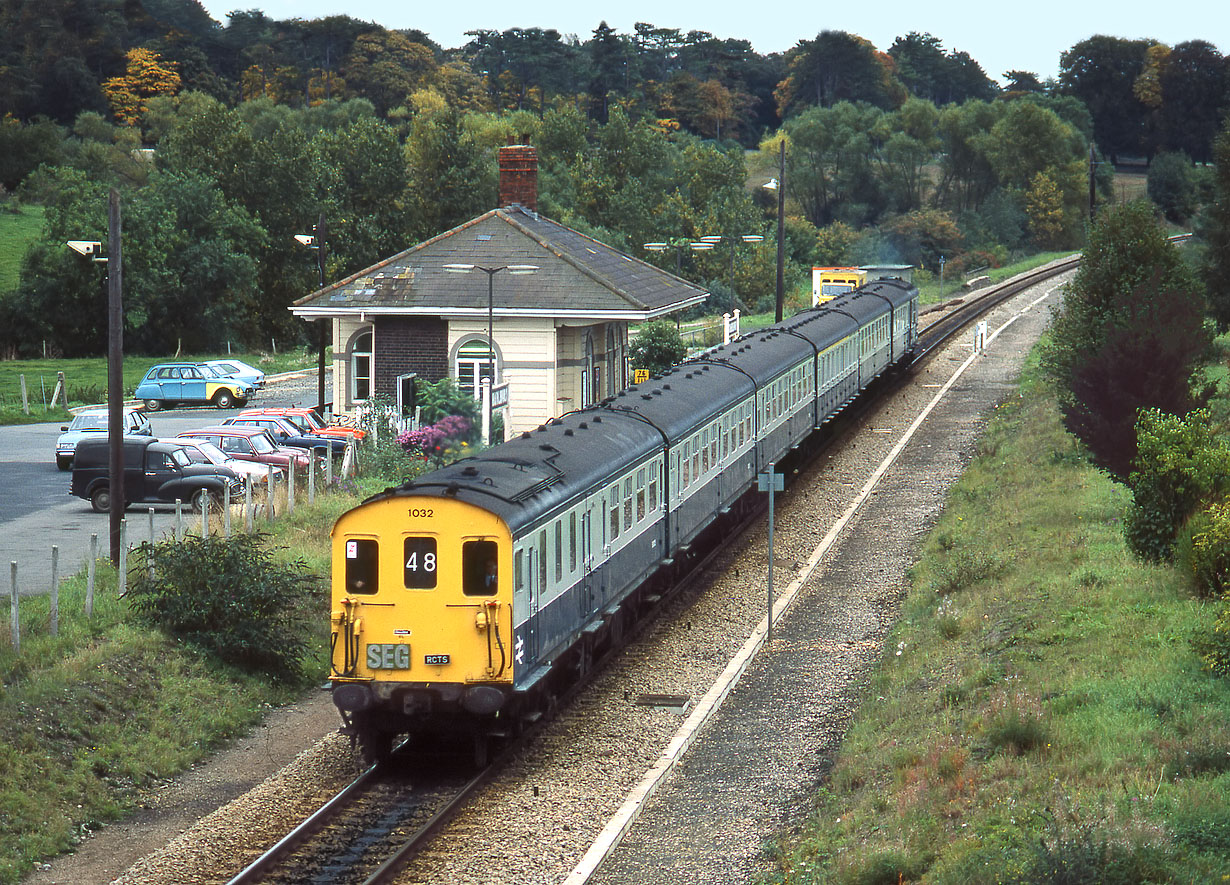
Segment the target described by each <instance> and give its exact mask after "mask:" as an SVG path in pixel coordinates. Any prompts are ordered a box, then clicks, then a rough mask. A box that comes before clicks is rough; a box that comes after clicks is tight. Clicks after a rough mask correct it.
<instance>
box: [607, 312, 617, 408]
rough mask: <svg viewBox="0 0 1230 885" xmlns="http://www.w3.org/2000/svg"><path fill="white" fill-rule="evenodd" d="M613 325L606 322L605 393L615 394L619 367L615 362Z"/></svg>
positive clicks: (608, 394)
mask: <svg viewBox="0 0 1230 885" xmlns="http://www.w3.org/2000/svg"><path fill="white" fill-rule="evenodd" d="M615 358H616V353H615V326H614V325H613V324H610V323H608V324H607V327H606V395H607V396H614V395H615V385H616V384H618V383H619V374H618V373H619V368H618V366H617V365H616V363H615Z"/></svg>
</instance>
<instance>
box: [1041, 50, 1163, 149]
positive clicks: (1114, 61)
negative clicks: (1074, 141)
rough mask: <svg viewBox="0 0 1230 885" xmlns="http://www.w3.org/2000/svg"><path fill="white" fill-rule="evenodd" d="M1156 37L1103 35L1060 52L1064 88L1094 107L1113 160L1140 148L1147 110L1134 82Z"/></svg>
mask: <svg viewBox="0 0 1230 885" xmlns="http://www.w3.org/2000/svg"><path fill="white" fill-rule="evenodd" d="M1155 42H1156V41H1155V40H1124V39H1122V38H1119V37H1108V36H1105V35H1102V34H1098V35H1095V36H1093V37H1089V38H1088V39H1086V40H1082V41H1081V42H1079V43H1077V44H1076V45H1074V46H1073V47H1072V48H1071V49H1069V50H1068V51H1067V52H1065V53H1063V55H1062V56H1060V59H1059V86H1060V89H1061V90H1062V91H1063V92H1065V93H1066V94H1068V95H1074V96H1076V97H1077V98H1079V99H1080V100H1081V101H1083V102H1084V103H1085V105H1086V106H1087V107H1088V108H1089V112H1090V113H1091V114H1092V115H1093V127H1094V133H1095V135H1096V137H1097V141H1098V144H1099V145H1100V146H1101V148H1102V150H1104V151H1105V152H1106V153H1108V154H1110V156H1111V160H1112V162H1115V163H1118V162H1119V155H1120V154H1124V153H1138V152H1140V150H1141V147H1142V145H1141V137H1142V135H1143V132H1144V120H1145V113H1146V111H1145V107H1144V106H1143V105H1142V104H1141V103H1140V102H1139V101H1138V100H1137V98H1136V95H1135V94H1134V92H1133V87H1134V86H1135V83H1136V79H1137V77H1139V76H1140V73H1141V71H1142V70H1143V68H1144V64H1145V52H1146V50H1147V49H1148V48H1149V47H1150V46H1151V45H1153V44H1154V43H1155Z"/></svg>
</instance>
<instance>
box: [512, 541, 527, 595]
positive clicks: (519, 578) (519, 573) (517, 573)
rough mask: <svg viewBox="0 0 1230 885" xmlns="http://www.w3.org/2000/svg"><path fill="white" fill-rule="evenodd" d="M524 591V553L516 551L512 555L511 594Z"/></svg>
mask: <svg viewBox="0 0 1230 885" xmlns="http://www.w3.org/2000/svg"><path fill="white" fill-rule="evenodd" d="M524 591H525V551H524V550H518V551H517V552H516V553H514V554H513V592H515V593H522V592H524Z"/></svg>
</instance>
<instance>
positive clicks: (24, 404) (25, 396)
mask: <svg viewBox="0 0 1230 885" xmlns="http://www.w3.org/2000/svg"><path fill="white" fill-rule="evenodd" d="M19 377H20V378H21V410H22V411H23V412H24V413H25V414H27V415H29V414H30V394H29V393H27V392H26V376H25V375H21V376H19Z"/></svg>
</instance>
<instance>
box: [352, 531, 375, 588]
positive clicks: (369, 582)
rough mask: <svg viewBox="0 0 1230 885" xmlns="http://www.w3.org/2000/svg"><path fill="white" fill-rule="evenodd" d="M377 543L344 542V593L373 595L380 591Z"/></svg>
mask: <svg viewBox="0 0 1230 885" xmlns="http://www.w3.org/2000/svg"><path fill="white" fill-rule="evenodd" d="M379 547H380V545H379V543H378V542H376V541H368V540H361V539H359V538H350V539H348V540H347V541H346V592H347V593H375V592H376V591H377V590H379V589H380V580H379V574H380V570H379V568H378V565H379V559H380V557H379Z"/></svg>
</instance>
